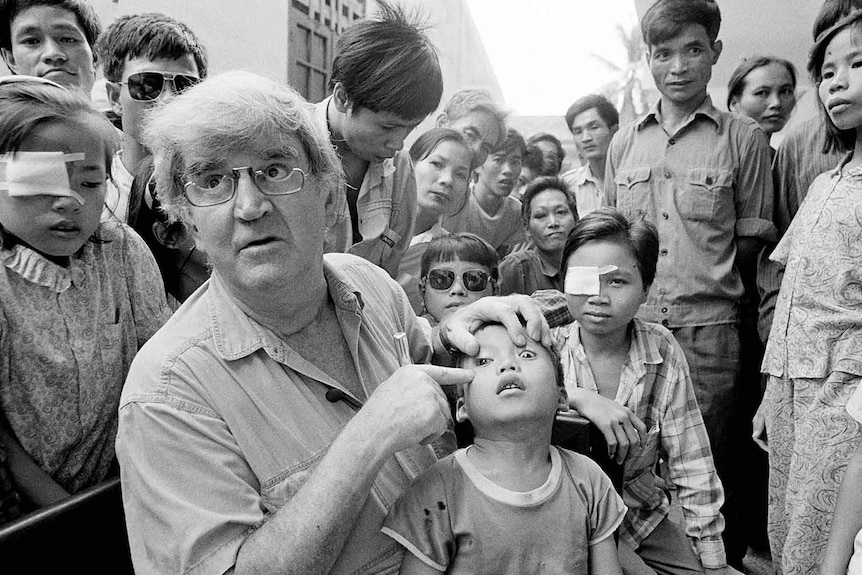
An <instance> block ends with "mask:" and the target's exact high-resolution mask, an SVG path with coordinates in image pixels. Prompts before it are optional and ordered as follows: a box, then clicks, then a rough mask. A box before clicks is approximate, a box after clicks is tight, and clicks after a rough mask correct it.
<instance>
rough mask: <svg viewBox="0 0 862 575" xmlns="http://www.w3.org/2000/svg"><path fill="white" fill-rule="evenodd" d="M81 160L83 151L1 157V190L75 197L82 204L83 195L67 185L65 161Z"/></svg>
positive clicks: (10, 193) (5, 155) (16, 193)
mask: <svg viewBox="0 0 862 575" xmlns="http://www.w3.org/2000/svg"><path fill="white" fill-rule="evenodd" d="M83 159H84V154H64V153H63V152H17V153H15V154H4V155H2V156H0V190H8V192H9V195H10V196H62V197H69V198H74V199H75V201H77V202H78V203H79V204H81V205H82V206H83V205H84V198H82V197H81V195H80V194H78V193H77V192H76V191H75V190H73V189H72V186H70V185H69V172H68V171H66V163H67V162H77V161H80V160H83Z"/></svg>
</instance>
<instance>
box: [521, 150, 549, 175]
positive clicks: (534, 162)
mask: <svg viewBox="0 0 862 575" xmlns="http://www.w3.org/2000/svg"><path fill="white" fill-rule="evenodd" d="M544 161H545V156H544V154H542V150H541V148H539V147H538V146H537V145H536V144H527V150H526V151H525V152H524V156H523V157H522V158H521V166H522V167H524V168H529V169H530V170H532V171H533V173H534V174H541V173H542V164H543V163H544Z"/></svg>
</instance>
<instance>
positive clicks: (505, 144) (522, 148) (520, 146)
mask: <svg viewBox="0 0 862 575" xmlns="http://www.w3.org/2000/svg"><path fill="white" fill-rule="evenodd" d="M515 152H520V153H521V159H523V158H524V156H525V155H526V154H527V142H526V141H525V140H524V136H522V135H521V133H520V132H518V130H516V129H514V128H509V129H508V130H506V137H505V138H503V141H502V142H500V145H499V146H497V148H496V149H495V150H494V151H493V152H491V155H492V156H509V155H511V154H514V153H515Z"/></svg>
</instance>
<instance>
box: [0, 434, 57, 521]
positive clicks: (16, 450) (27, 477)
mask: <svg viewBox="0 0 862 575" xmlns="http://www.w3.org/2000/svg"><path fill="white" fill-rule="evenodd" d="M0 441H2V442H3V445H4V446H5V447H6V455H7V460H8V462H9V471H10V473H11V474H12V481H14V482H15V487H16V488H17V489H18V491H19V492H20V493H21V495H23V496H24V497H26V498H27V499H29V500H30V501H32V502H33V503H35V504H36V505H38V506H39V507H45V506H46V505H51V504H54V503H57V502H58V501H61V500H63V499H66V498H67V497H69V495H70V494H69V492H68V491H66V490H65V489H63V487H62V486H61V485H60V484H59V483H57V482H56V481H54V479H53V478H52V477H51V476H50V475H49V474H48V473H46V472H45V470H43V469H42V468H41V467H39V464H38V463H36V462H35V461H34V460H33V458H32V457H30V455H29V454H28V453H27V452H26V451H24V448H23V447H21V444H20V443H18V440H17V439H15V437H14V436H13V435H12V434H11V433H9V431H8V430H7V429H5V427H4V426H3V425H0Z"/></svg>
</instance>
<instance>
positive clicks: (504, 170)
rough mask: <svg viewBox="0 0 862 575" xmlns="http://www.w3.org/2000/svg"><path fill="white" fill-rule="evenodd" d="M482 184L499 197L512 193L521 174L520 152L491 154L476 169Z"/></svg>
mask: <svg viewBox="0 0 862 575" xmlns="http://www.w3.org/2000/svg"><path fill="white" fill-rule="evenodd" d="M478 171H479V181H480V182H481V183H482V186H483V187H484V188H485V189H486V190H488V191H489V192H491V193H492V194H494V195H495V196H497V197H499V198H505V197H506V196H508V195H509V194H511V193H512V190H513V189H514V188H515V185H516V184H517V183H518V176H520V175H521V152H520V151H518V150H515V151H514V152H512V153H510V154H506V153H505V152H501V153H499V154H491V155H489V156H488V157H487V158H486V159H485V163H484V164H482V167H480V168H479V169H478Z"/></svg>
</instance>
